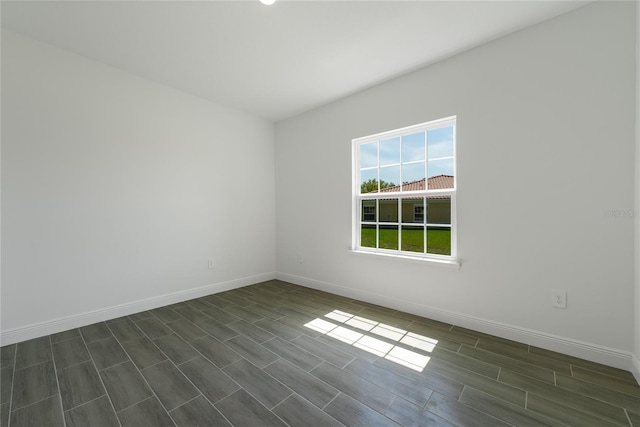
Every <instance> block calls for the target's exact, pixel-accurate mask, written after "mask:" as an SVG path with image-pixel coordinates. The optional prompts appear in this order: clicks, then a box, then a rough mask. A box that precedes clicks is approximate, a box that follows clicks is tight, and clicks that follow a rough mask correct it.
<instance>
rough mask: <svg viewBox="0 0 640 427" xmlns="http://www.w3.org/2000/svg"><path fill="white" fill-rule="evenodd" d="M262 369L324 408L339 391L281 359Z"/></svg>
mask: <svg viewBox="0 0 640 427" xmlns="http://www.w3.org/2000/svg"><path fill="white" fill-rule="evenodd" d="M264 371H265V372H266V373H268V374H269V375H271V376H272V377H273V378H275V379H276V380H278V381H280V382H281V383H282V384H284V385H286V386H287V387H289V388H290V389H291V390H293V391H294V392H296V393H297V394H299V395H300V396H302V397H304V398H305V399H306V400H308V401H309V402H311V403H313V404H314V405H316V406H317V407H319V408H324V407H325V406H326V405H327V404H328V403H329V402H331V400H333V399H334V398H335V397H336V396H337V395H338V393H339V391H338V390H337V389H335V388H334V387H332V386H330V385H329V384H327V383H326V382H324V381H321V380H320V379H318V378H317V377H315V376H313V375H311V374H309V373H308V372H305V371H303V370H302V369H300V368H297V367H295V366H293V365H292V364H290V363H288V362H286V361H284V360H282V359H280V360H278V361H277V362H274V363H272V364H271V365H269V366H267V367H266V368H265V369H264Z"/></svg>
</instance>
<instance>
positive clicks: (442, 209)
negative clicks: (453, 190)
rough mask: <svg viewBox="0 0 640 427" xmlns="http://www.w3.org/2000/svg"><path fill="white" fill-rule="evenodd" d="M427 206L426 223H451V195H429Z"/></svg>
mask: <svg viewBox="0 0 640 427" xmlns="http://www.w3.org/2000/svg"><path fill="white" fill-rule="evenodd" d="M427 206H428V207H427V223H429V224H451V196H430V197H429V198H427Z"/></svg>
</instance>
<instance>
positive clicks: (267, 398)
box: [224, 359, 292, 409]
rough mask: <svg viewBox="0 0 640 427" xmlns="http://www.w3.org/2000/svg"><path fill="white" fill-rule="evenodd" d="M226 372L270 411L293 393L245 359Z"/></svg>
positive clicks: (229, 367) (227, 368)
mask: <svg viewBox="0 0 640 427" xmlns="http://www.w3.org/2000/svg"><path fill="white" fill-rule="evenodd" d="M224 372H225V373H226V374H227V375H229V376H230V377H231V378H232V379H233V380H234V381H235V382H237V383H238V384H240V386H242V388H244V389H245V390H246V391H247V392H249V393H250V394H251V395H252V396H253V397H255V398H256V399H258V401H260V403H262V404H263V405H264V406H266V407H267V408H268V409H272V408H273V407H274V406H276V405H277V404H278V403H280V402H282V401H283V400H284V399H286V398H287V397H289V396H290V395H291V393H292V391H291V389H289V388H288V387H286V386H284V385H283V384H282V383H281V382H279V381H278V380H276V379H275V378H273V377H272V376H270V375H268V374H267V373H266V372H264V371H263V370H261V369H258V368H256V367H255V366H254V365H253V364H252V363H250V362H247V361H246V360H244V359H242V360H240V361H238V362H236V363H234V364H233V365H230V366H227V367H226V368H224Z"/></svg>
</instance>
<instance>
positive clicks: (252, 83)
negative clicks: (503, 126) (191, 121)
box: [2, 0, 589, 121]
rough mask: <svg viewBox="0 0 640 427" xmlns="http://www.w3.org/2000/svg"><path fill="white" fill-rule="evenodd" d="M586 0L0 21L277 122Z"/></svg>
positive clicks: (237, 7) (236, 4) (28, 9)
mask: <svg viewBox="0 0 640 427" xmlns="http://www.w3.org/2000/svg"><path fill="white" fill-rule="evenodd" d="M588 3H589V1H553V2H540V1H518V2H505V1H489V2H487V1H480V2H473V1H471V2H458V1H454V2H449V1H407V2H404V1H402V2H398V1H287V0H283V1H279V2H277V3H276V4H275V5H273V6H270V7H265V6H263V5H262V4H260V3H259V2H258V1H257V0H249V1H195V2H191V1H171V2H167V1H137V2H126V1H124V2H123V1H79V2H74V1H70V2H63V1H4V0H3V1H2V26H3V27H4V28H7V29H10V30H13V31H15V32H17V33H20V34H23V35H25V36H28V37H31V38H34V39H36V40H40V41H42V42H45V43H48V44H52V45H54V46H58V47H60V48H63V49H66V50H69V51H71V52H74V53H77V54H80V55H83V56H86V57H88V58H92V59H95V60H97V61H100V62H103V63H106V64H109V65H111V66H114V67H116V68H120V69H122V70H124V71H127V72H130V73H132V74H136V75H139V76H142V77H144V78H147V79H150V80H153V81H156V82H159V83H162V84H166V85H168V86H171V87H174V88H177V89H180V90H183V91H185V92H187V93H191V94H194V95H196V96H199V97H203V98H205V99H208V100H210V101H212V102H215V103H220V104H223V105H226V106H230V107H234V108H237V109H240V110H243V111H247V112H250V113H252V114H255V115H257V116H260V117H264V118H267V119H269V120H272V121H278V120H282V119H284V118H287V117H291V116H294V115H296V114H299V113H301V112H303V111H307V110H309V109H311V108H314V107H317V106H320V105H324V104H326V103H327V102H330V101H334V100H336V99H340V98H342V97H344V96H346V95H349V94H352V93H356V92H358V91H360V90H362V89H365V88H367V87H372V86H374V85H376V84H378V83H381V82H383V81H387V80H389V79H391V78H394V77H397V76H399V75H402V74H404V73H407V72H409V71H412V70H416V69H418V68H421V67H424V66H426V65H429V64H432V63H435V62H437V61H439V60H442V59H444V58H447V57H450V56H452V55H455V54H457V53H459V52H462V51H465V50H468V49H470V48H473V47H475V46H478V45H481V44H483V43H486V42H488V41H490V40H494V39H496V38H499V37H501V36H503V35H505V34H508V33H511V32H513V31H517V30H519V29H521V28H525V27H527V26H530V25H533V24H535V23H537V22H541V21H543V20H545V19H548V18H551V17H553V16H556V15H559V14H562V13H566V12H568V11H570V10H573V9H576V8H579V7H581V6H583V5H585V4H588Z"/></svg>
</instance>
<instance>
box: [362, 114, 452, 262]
mask: <svg viewBox="0 0 640 427" xmlns="http://www.w3.org/2000/svg"><path fill="white" fill-rule="evenodd" d="M455 126H456V118H455V117H450V118H446V119H442V120H437V121H433V122H429V123H423V124H420V125H416V126H411V127H408V128H403V129H398V130H395V131H391V132H385V133H383V134H378V135H372V136H369V137H364V138H358V139H355V140H353V153H354V224H353V230H354V232H353V240H354V249H356V250H365V251H367V252H381V253H392V254H393V253H395V254H406V255H408V256H411V257H416V256H418V257H424V258H446V259H454V258H455V257H456V238H455V232H456V230H455V195H456V193H455V190H456V185H455V181H456V179H455Z"/></svg>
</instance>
